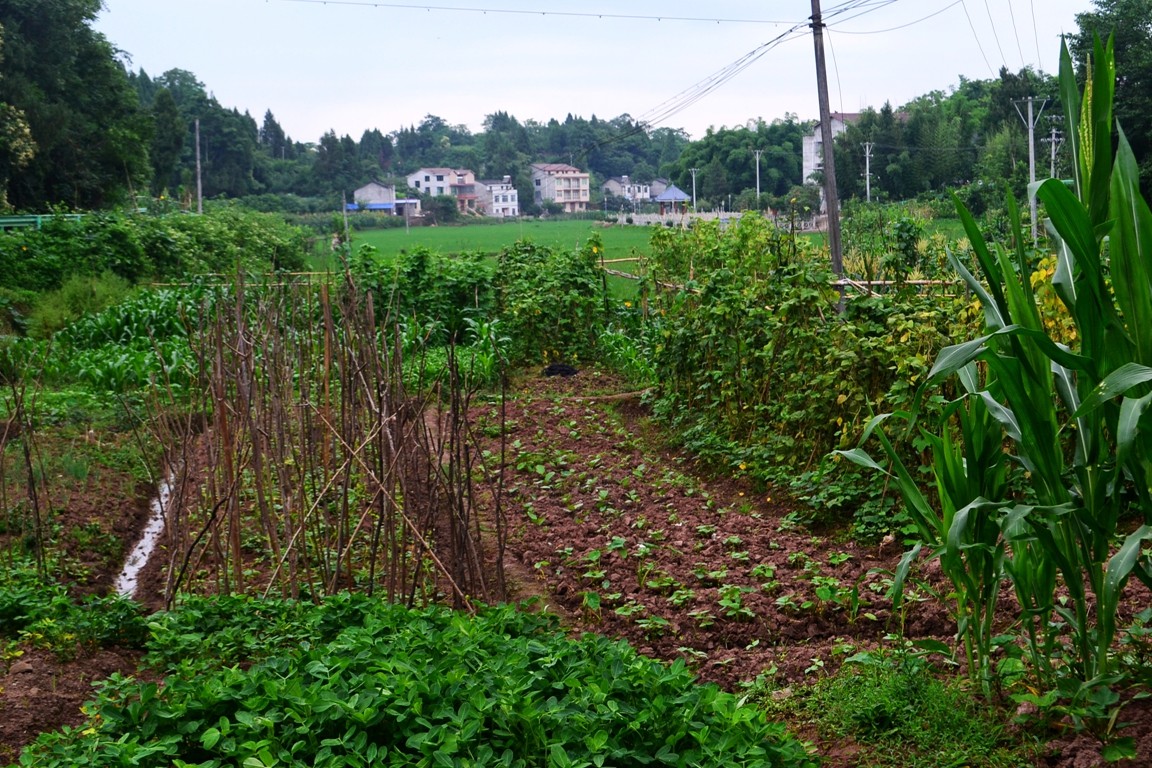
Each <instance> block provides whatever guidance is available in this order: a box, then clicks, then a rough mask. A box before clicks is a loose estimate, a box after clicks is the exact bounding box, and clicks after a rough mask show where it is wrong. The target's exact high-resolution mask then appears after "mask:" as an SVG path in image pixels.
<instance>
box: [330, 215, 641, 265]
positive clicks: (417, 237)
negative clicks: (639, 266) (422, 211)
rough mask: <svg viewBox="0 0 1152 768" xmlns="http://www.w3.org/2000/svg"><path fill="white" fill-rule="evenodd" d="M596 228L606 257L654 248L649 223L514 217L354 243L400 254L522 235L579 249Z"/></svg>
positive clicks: (380, 232)
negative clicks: (609, 223)
mask: <svg viewBox="0 0 1152 768" xmlns="http://www.w3.org/2000/svg"><path fill="white" fill-rule="evenodd" d="M593 233H598V234H599V235H600V238H601V240H602V241H603V243H604V252H605V256H604V257H605V258H606V259H627V258H633V257H635V255H636V254H638V253H639V254H647V253H648V238H649V235H650V233H651V229H650V228H647V227H628V226H604V225H603V224H602V223H601V222H598V221H531V220H529V221H513V222H509V223H507V224H479V225H475V226H467V225H463V226H445V227H412V228H411V229H408V230H404V229H377V230H367V231H363V232H355V233H353V235H352V244H353V247H355V246H357V245H360V244H362V243H368V244H370V245H373V246H375V247H376V248H377V249H378V250H379V251H380V252H381V253H382V254H397V253H401V252H402V251H405V250H407V249H409V248H413V247H415V246H418V245H423V246H425V247H427V248H430V249H431V250H433V251H438V252H440V253H460V252H463V251H480V252H482V253H490V254H493V255H494V254H496V253H498V252H499V251H500V250H501V249H502V248H505V247H506V246H509V245H512V244H513V243H515V242H516V241H517V240H531V241H532V242H534V243H538V244H540V245H548V246H553V247H557V248H579V247H580V246H582V245H583V244H584V243H585V242H587V240H588V238H589V237H591V236H592V234H593Z"/></svg>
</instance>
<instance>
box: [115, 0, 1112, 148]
mask: <svg viewBox="0 0 1152 768" xmlns="http://www.w3.org/2000/svg"><path fill="white" fill-rule="evenodd" d="M821 5H822V10H823V15H824V20H825V22H826V24H827V28H826V34H825V55H826V58H827V62H828V78H829V99H830V104H831V109H832V110H833V111H844V112H858V111H860V110H861V109H863V108H864V107H868V106H872V107H875V108H877V109H878V108H879V107H881V106H882V105H883V104H884V103H885V102H891V103H892V105H893V106H894V107H898V106H900V105H902V104H904V103H906V102H908V101H910V100H911V99H914V98H915V97H917V96H920V95H923V94H925V93H928V92H931V91H934V90H941V91H947V90H949V89H950V88H952V87H954V86H956V85H957V84H958V83H959V80H960V77H961V76H964V77H966V78H968V79H988V78H991V77H994V76H995V75H996V73H997V72H998V71H999V69H1000V67H1001V66H1007V67H1008V69H1009V70H1011V71H1018V70H1019V69H1021V68H1022V67H1024V66H1031V67H1033V68H1035V69H1037V70H1041V71H1044V72H1047V73H1055V72H1056V71H1057V69H1058V63H1059V62H1058V57H1059V51H1060V35H1061V33H1064V32H1069V33H1071V32H1075V31H1076V30H1077V26H1076V14H1077V13H1082V12H1085V11H1088V10H1091V9H1092V2H1091V0H823V1H822V3H821ZM104 6H105V7H104V11H103V12H102V13H101V14H100V16H99V17H98V19H97V21H96V24H95V27H96V29H97V30H98V31H100V32H101V33H103V34H104V36H105V37H106V38H107V39H108V40H109V41H110V42H111V43H112V44H113V45H114V46H115V47H116V48H117V49H119V50H120V51H122V52H123V55H124V56H125V57H126V59H127V62H128V65H129V66H130V67H131V68H132V69H134V70H137V71H139V70H141V69H143V70H144V71H146V72H147V73H148V74H149V75H150V76H152V77H156V76H158V75H160V74H162V73H164V72H165V71H167V70H169V69H184V70H187V71H189V72H191V73H192V74H193V75H195V76H196V78H197V79H198V80H200V82H202V83H204V85H205V87H206V88H207V90H208V91H209V92H210V93H212V94H213V95H215V97H216V98H217V100H218V101H219V102H220V103H221V104H222V105H223V106H225V107H228V108H232V107H235V108H237V109H239V110H240V111H242V112H243V111H247V112H249V113H251V114H252V116H253V117H254V118H256V120H257V122H260V121H261V120H262V119H263V116H264V113H265V111H266V110H271V111H272V113H273V115H275V117H276V119H277V121H278V122H279V123H280V125H281V126H282V127H283V128H284V130H285V131H286V132H287V133H288V135H289V136H291V137H292V138H293V139H294V140H296V141H301V142H316V141H318V140H319V138H320V136H321V135H322V134H324V133H325V132H327V131H329V130H334V131H335V132H336V133H337V134H338V135H344V134H348V135H350V136H352V138H354V139H357V140H359V138H360V136H361V135H362V134H363V132H364V131H365V130H369V129H372V128H377V129H379V130H380V131H382V132H383V133H385V134H387V133H391V132H393V131H396V130H398V129H400V128H403V127H408V126H412V125H418V124H419V123H420V122H421V121H422V120H423V119H424V117H425V116H426V115H429V114H431V115H436V116H438V117H440V118H443V119H444V120H445V121H446V122H448V123H449V124H452V125H465V126H467V127H468V128H469V129H470V130H471V131H473V132H478V131H480V130H482V126H483V122H484V118H485V116H487V115H489V114H492V113H494V112H497V111H504V112H507V113H509V114H511V115H513V116H514V117H516V118H517V119H518V120H520V121H521V122H524V121H527V120H535V121H538V122H542V123H546V122H547V121H548V120H549V119H552V118H556V119H558V120H560V121H563V120H564V118H565V116H567V115H568V114H572V115H573V116H576V117H584V118H591V117H592V116H593V115H595V116H596V117H598V118H601V119H611V118H614V117H618V116H620V115H622V114H628V115H631V116H632V117H633V118H634V119H637V120H642V121H645V122H649V123H650V124H651V127H653V128H661V127H666V128H678V129H683V130H685V131H687V132H688V134H689V135H690V136H691V137H692V138H694V139H698V138H700V137H701V136H702V135H703V134H704V133H705V132H706V131H707V130H708V128H710V127H711V128H717V129H718V128H722V127H736V126H740V125H744V124H745V123H747V122H748V121H749V120H753V121H754V120H756V119H758V118H762V119H764V120H767V121H769V122H770V121H772V120H774V119H777V118H783V117H785V116H787V115H790V114H792V115H796V116H797V117H798V118H799V119H801V120H808V119H817V118H818V117H819V102H818V100H817V95H816V94H817V89H816V74H815V72H816V67H815V51H814V46H813V38H812V34H811V31H810V30H809V29H808V28H807V26H806V25H807V24H808V17H809V16H811V14H812V4H811V0H725V1H724V2H718V1H717V0H712V2H700V0H696V1H695V2H688V1H687V0H580V2H575V1H574V0H567V1H566V2H565V1H564V0H436V2H434V3H432V4H421V3H419V2H415V0H395V1H394V2H392V1H389V2H383V1H382V2H376V0H104Z"/></svg>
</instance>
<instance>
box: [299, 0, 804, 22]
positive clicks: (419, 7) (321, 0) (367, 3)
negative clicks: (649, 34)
mask: <svg viewBox="0 0 1152 768" xmlns="http://www.w3.org/2000/svg"><path fill="white" fill-rule="evenodd" d="M280 2H282V3H307V4H309V5H351V6H359V7H362V8H401V9H405V10H412V11H456V12H463V13H480V14H489V13H492V14H498V13H502V14H509V15H518V16H566V17H577V18H585V19H631V20H639V21H689V22H706V23H708V24H787V23H789V22H786V21H780V20H777V19H737V18H720V17H703V16H665V15H660V16H655V15H644V14H631V13H593V12H580V11H529V10H523V9H519V8H470V7H467V6H458V5H428V4H426V3H417V4H412V3H381V2H376V0H280Z"/></svg>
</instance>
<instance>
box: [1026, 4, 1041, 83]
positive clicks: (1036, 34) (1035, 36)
mask: <svg viewBox="0 0 1152 768" xmlns="http://www.w3.org/2000/svg"><path fill="white" fill-rule="evenodd" d="M1028 4H1029V6H1031V8H1032V41H1033V42H1034V43H1036V66H1038V67H1039V68H1040V71H1041V72H1043V71H1044V59H1043V57H1041V56H1040V30H1039V28H1038V27H1037V26H1036V0H1029V3H1028Z"/></svg>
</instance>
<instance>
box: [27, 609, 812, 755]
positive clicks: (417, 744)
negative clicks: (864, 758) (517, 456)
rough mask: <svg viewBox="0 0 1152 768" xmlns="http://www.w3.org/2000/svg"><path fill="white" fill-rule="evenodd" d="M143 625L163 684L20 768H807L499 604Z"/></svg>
mask: <svg viewBox="0 0 1152 768" xmlns="http://www.w3.org/2000/svg"><path fill="white" fill-rule="evenodd" d="M151 628H152V632H153V636H154V641H153V648H154V654H153V659H154V660H155V661H156V662H157V663H159V664H161V665H167V666H168V668H167V670H166V671H167V673H168V675H167V678H166V680H165V683H164V685H163V687H158V686H157V685H155V684H153V683H137V682H133V681H131V680H127V679H123V678H113V679H111V680H110V681H109V682H108V683H106V684H105V685H104V687H103V689H102V690H101V692H100V696H99V699H98V700H97V701H96V702H95V704H93V705H90V707H89V709H88V712H89V713H90V716H91V717H90V721H89V723H88V724H87V726H86V727H84V728H79V729H70V730H65V731H63V732H61V733H58V734H51V735H46V736H42V737H41V739H40V740H39V742H37V743H36V744H35V745H33V746H32V747H30V748H29V749H28V750H26V751H25V753H24V755H23V756H22V758H21V764H22V765H36V766H40V767H42V768H43V767H49V768H50V767H51V766H73V765H78V764H84V765H90V766H120V765H127V764H132V765H139V766H145V767H146V766H165V768H167V766H173V765H174V766H193V765H194V766H200V767H201V768H210V767H215V766H226V765H228V766H230V765H244V766H382V765H389V766H408V765H412V766H417V765H418V766H433V765H436V766H441V765H442V766H464V765H467V766H485V765H491V766H557V767H559V766H604V765H616V766H619V765H681V766H689V765H691V766H812V765H814V764H815V763H814V762H813V761H812V760H811V758H810V757H809V756H808V754H807V752H806V751H805V750H804V748H803V747H802V746H801V745H800V743H799V742H797V741H796V740H795V739H793V738H792V737H790V736H788V735H787V734H786V733H785V732H784V729H783V726H780V725H773V724H769V723H767V722H765V721H764V718H763V714H762V713H761V712H759V711H758V710H757V709H756V708H755V707H753V706H749V705H745V704H744V703H743V702H741V701H740V700H738V699H737V698H736V697H734V696H732V695H731V694H727V693H724V692H722V691H720V690H719V689H718V688H716V687H715V686H700V685H697V684H696V683H695V682H694V680H693V676H692V674H691V673H690V672H688V670H687V669H686V668H685V667H684V666H683V664H682V663H679V662H678V663H676V664H673V665H670V666H667V665H664V664H661V663H659V662H656V661H653V660H650V659H646V658H644V657H641V656H638V655H637V654H636V653H635V652H634V651H633V650H631V649H630V648H629V647H628V646H627V645H626V644H624V643H622V642H616V641H610V640H607V639H605V638H602V637H597V636H592V635H586V636H584V637H583V638H581V639H579V640H570V639H567V638H565V637H563V636H562V635H561V634H559V633H558V632H557V628H556V626H555V621H554V620H553V619H551V618H548V617H545V616H540V615H535V614H529V613H524V612H520V611H517V610H516V609H514V608H511V607H504V608H498V609H489V610H485V611H482V612H481V613H480V614H479V615H478V616H475V617H470V616H467V615H464V614H458V613H452V612H450V611H447V610H444V609H427V610H423V611H409V610H405V609H403V608H400V607H395V606H385V605H383V604H381V603H379V602H376V601H372V600H371V599H369V598H364V597H356V596H350V595H339V596H336V597H333V598H330V599H329V600H328V601H326V602H325V603H324V604H322V605H320V606H318V607H315V606H304V605H301V604H295V603H290V602H286V601H283V602H282V601H273V602H270V603H269V602H262V601H243V600H239V599H229V600H227V601H225V602H223V603H217V604H216V605H215V606H213V605H212V604H211V603H208V602H206V601H199V600H195V601H192V602H191V603H189V604H188V605H187V606H185V607H184V608H183V609H181V610H178V611H176V612H174V613H171V614H163V615H160V616H159V617H157V619H156V620H155V621H154V622H153V623H152V624H151ZM221 638H225V639H224V640H221ZM261 649H263V651H262V650H261ZM178 657H179V658H180V659H181V660H180V661H179V662H175V659H176V658H178ZM246 658H256V659H257V661H256V662H255V663H254V664H252V665H251V666H247V667H243V666H240V665H239V664H238V662H239V661H241V660H244V659H246Z"/></svg>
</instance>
